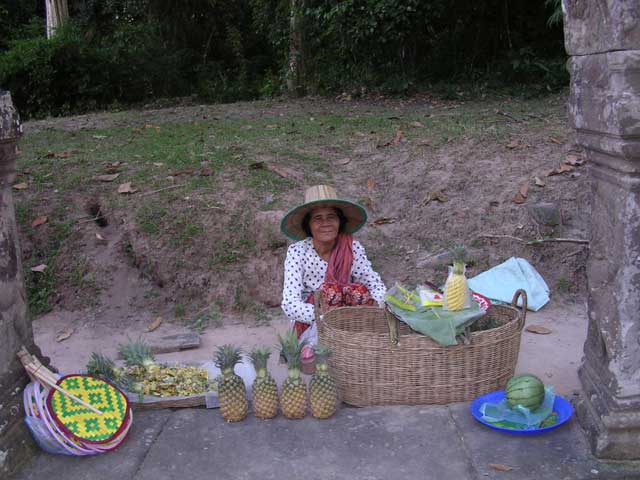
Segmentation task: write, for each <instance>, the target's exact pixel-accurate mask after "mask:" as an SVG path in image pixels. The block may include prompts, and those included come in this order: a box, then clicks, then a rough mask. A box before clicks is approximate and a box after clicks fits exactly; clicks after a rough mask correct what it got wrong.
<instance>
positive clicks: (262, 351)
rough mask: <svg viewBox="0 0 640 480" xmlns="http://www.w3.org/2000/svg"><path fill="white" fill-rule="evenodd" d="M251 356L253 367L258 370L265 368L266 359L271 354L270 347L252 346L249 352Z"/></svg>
mask: <svg viewBox="0 0 640 480" xmlns="http://www.w3.org/2000/svg"><path fill="white" fill-rule="evenodd" d="M249 356H250V357H251V363H253V367H254V368H255V369H256V371H258V370H266V368H267V361H268V360H269V357H270V356H271V349H270V348H269V347H261V348H254V349H253V350H252V351H251V353H250V354H249Z"/></svg>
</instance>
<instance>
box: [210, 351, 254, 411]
mask: <svg viewBox="0 0 640 480" xmlns="http://www.w3.org/2000/svg"><path fill="white" fill-rule="evenodd" d="M240 360H241V351H240V349H239V348H237V347H234V346H233V345H223V346H221V347H218V349H217V350H216V355H215V359H214V361H215V364H216V366H217V367H218V368H219V369H220V370H221V371H222V377H221V378H219V379H218V400H219V401H220V413H222V418H223V419H224V420H225V421H227V422H239V421H241V420H244V419H245V417H246V416H247V411H248V409H249V403H248V402H247V390H246V389H245V386H244V382H243V381H242V378H240V377H239V376H238V375H236V374H235V373H234V372H233V367H235V365H236V363H238V362H239V361H240Z"/></svg>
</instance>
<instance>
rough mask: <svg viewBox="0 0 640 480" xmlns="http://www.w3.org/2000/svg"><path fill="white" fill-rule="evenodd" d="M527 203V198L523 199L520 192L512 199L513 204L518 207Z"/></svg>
mask: <svg viewBox="0 0 640 480" xmlns="http://www.w3.org/2000/svg"><path fill="white" fill-rule="evenodd" d="M526 201H527V197H523V196H522V194H521V193H520V192H518V193H516V194H515V196H514V197H513V203H517V204H518V205H520V204H523V203H524V202H526Z"/></svg>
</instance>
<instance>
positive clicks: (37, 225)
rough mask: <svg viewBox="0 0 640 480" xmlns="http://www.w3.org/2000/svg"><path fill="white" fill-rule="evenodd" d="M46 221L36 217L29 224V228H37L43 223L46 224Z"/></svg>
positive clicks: (43, 218)
mask: <svg viewBox="0 0 640 480" xmlns="http://www.w3.org/2000/svg"><path fill="white" fill-rule="evenodd" d="M47 220H48V219H47V217H45V216H42V217H38V218H36V219H35V220H34V221H33V222H31V226H32V227H33V228H36V227H39V226H40V225H44V224H45V223H47Z"/></svg>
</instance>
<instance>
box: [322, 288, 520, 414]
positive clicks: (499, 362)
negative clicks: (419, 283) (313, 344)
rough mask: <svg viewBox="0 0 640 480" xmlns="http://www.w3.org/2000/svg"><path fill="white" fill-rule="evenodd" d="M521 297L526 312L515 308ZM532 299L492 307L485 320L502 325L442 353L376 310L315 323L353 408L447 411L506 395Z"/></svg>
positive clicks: (336, 313)
mask: <svg viewBox="0 0 640 480" xmlns="http://www.w3.org/2000/svg"><path fill="white" fill-rule="evenodd" d="M519 296H522V303H523V306H522V310H519V309H518V308H517V307H516V305H517V300H518V297H519ZM526 307H527V297H526V293H525V292H524V291H523V290H518V291H517V292H516V293H515V295H514V297H513V301H512V304H511V305H510V306H509V305H493V306H491V307H490V308H489V310H488V311H487V315H486V316H485V317H483V318H482V319H480V320H479V322H480V321H487V320H490V321H492V322H493V323H494V325H499V326H498V327H496V328H492V329H490V330H482V331H477V332H473V333H471V335H470V343H469V344H468V345H463V344H460V345H456V346H453V347H442V346H440V345H438V344H437V343H435V342H434V341H433V340H431V339H430V338H429V337H427V336H425V335H421V334H419V333H416V332H414V331H413V330H411V329H410V328H409V327H408V326H406V325H405V324H404V323H402V322H399V321H398V320H397V319H396V317H394V316H393V315H392V314H391V313H389V312H388V311H385V310H384V309H381V308H376V307H359V308H349V307H344V308H336V309H334V310H329V311H328V312H326V313H325V314H324V319H323V320H322V321H320V322H319V323H318V333H319V338H320V342H321V343H322V344H324V345H326V346H328V347H329V348H331V349H332V350H333V355H332V356H331V358H330V366H331V368H332V373H333V375H334V376H335V379H336V382H337V384H338V389H339V393H340V396H341V399H342V401H344V402H345V403H348V404H350V405H355V406H361V407H363V406H367V405H419V404H446V403H451V402H463V401H469V400H472V399H473V398H475V397H477V396H478V395H482V394H485V393H488V392H491V391H493V390H498V389H501V388H504V386H505V384H506V382H507V380H508V379H509V378H510V377H512V376H513V374H514V370H515V367H516V362H517V360H518V352H519V351H520V336H521V333H522V327H523V326H524V322H525V316H526Z"/></svg>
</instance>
